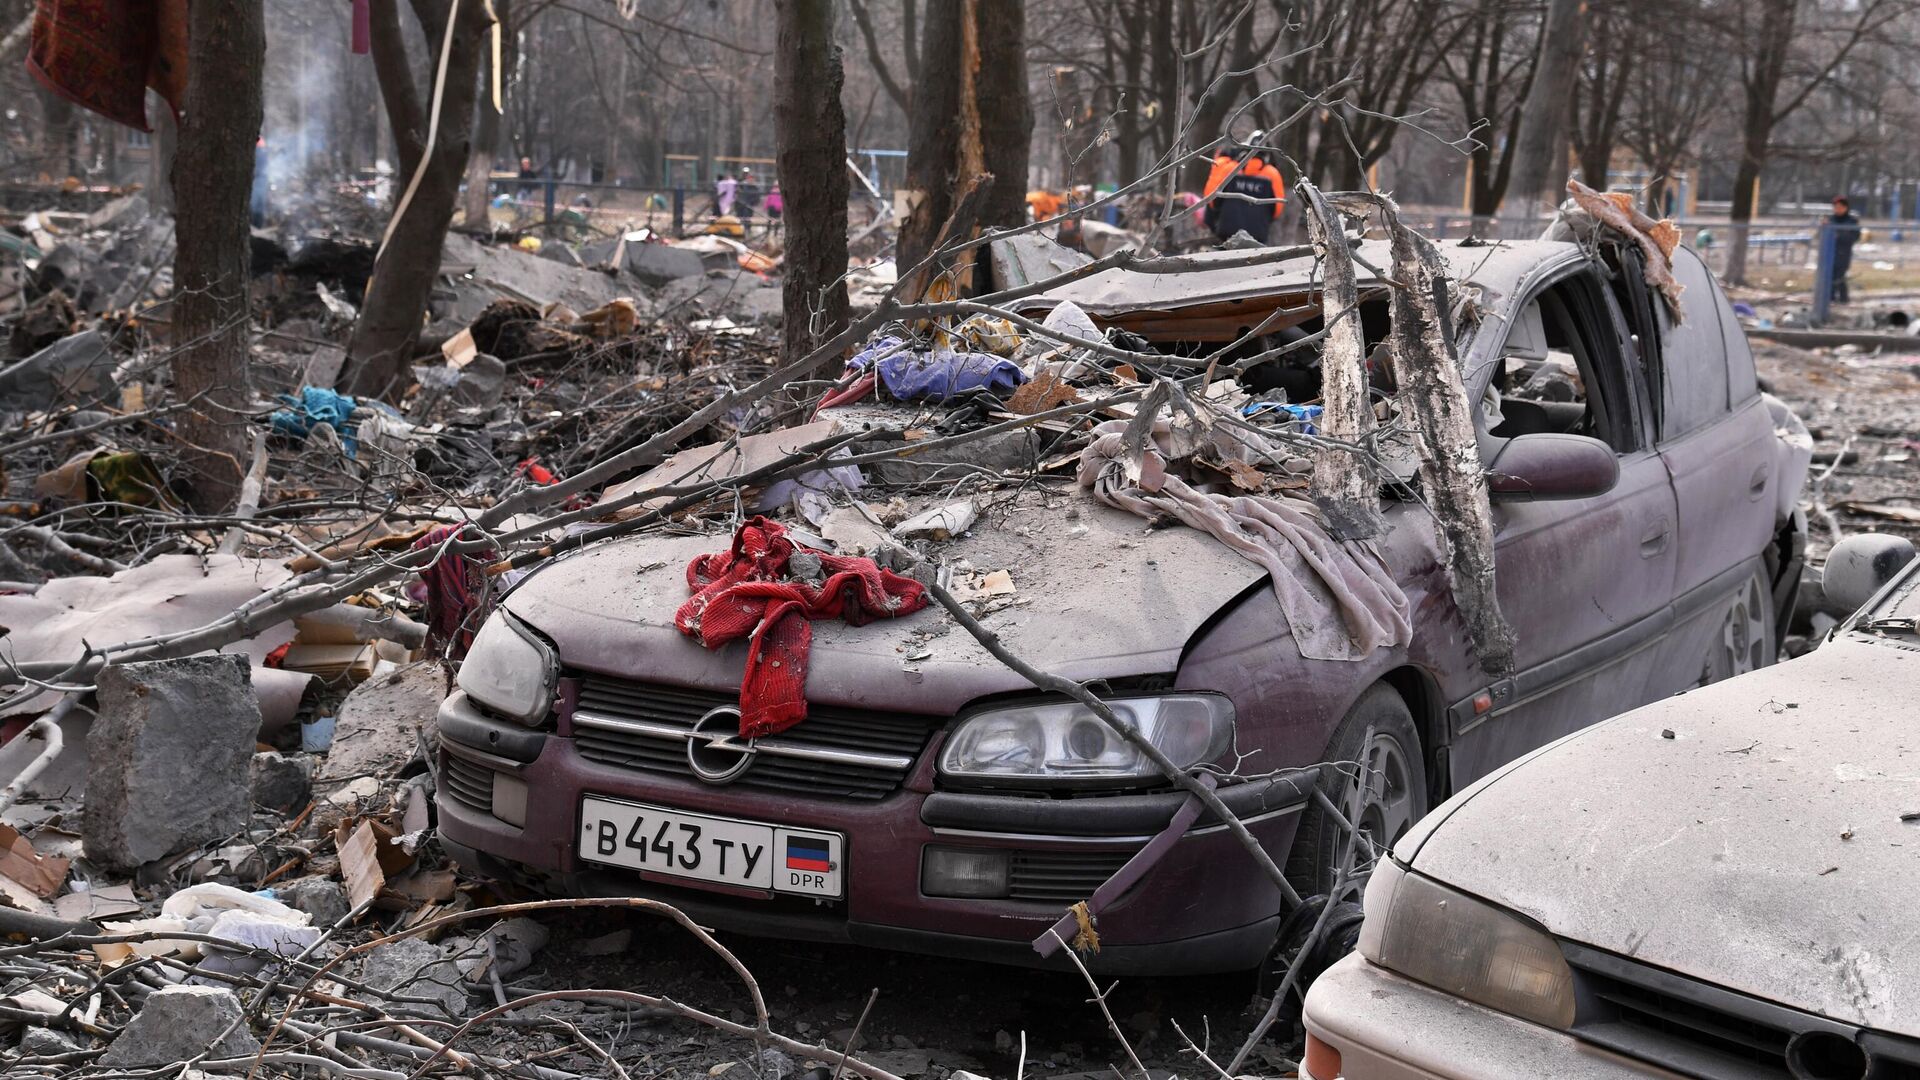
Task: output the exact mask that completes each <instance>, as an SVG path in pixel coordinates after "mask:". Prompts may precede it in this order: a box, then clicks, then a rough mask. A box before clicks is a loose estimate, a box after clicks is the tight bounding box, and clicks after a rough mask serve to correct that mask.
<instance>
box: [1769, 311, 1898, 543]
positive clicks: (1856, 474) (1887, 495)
mask: <svg viewBox="0 0 1920 1080" xmlns="http://www.w3.org/2000/svg"><path fill="white" fill-rule="evenodd" d="M1753 345H1754V359H1755V362H1756V364H1757V366H1758V368H1759V371H1760V378H1761V380H1762V381H1763V382H1764V383H1765V384H1766V386H1767V387H1768V388H1769V389H1771V390H1772V391H1773V392H1774V393H1775V394H1776V395H1778V396H1779V397H1780V398H1781V399H1782V400H1784V401H1786V402H1787V403H1788V404H1789V405H1791V406H1793V409H1794V411H1795V412H1796V413H1798V414H1799V415H1800V418H1801V419H1802V420H1803V421H1805V422H1806V425H1807V428H1808V430H1809V431H1811V432H1812V434H1813V436H1814V464H1813V471H1812V474H1811V475H1810V476H1809V477H1808V483H1807V495H1806V498H1805V500H1804V502H1803V505H1804V506H1805V507H1806V509H1807V522H1808V527H1809V540H1810V543H1811V546H1812V548H1813V553H1814V556H1815V558H1816V560H1818V559H1820V558H1823V557H1824V555H1825V552H1826V549H1827V548H1828V547H1830V546H1832V544H1833V542H1834V540H1836V539H1838V538H1840V537H1843V536H1849V535H1853V534H1855V533H1861V532H1890V533H1897V534H1900V535H1903V536H1907V537H1909V538H1915V539H1920V338H1915V339H1914V343H1913V347H1912V349H1911V350H1905V351H1900V352H1892V351H1882V352H1880V353H1877V354H1874V353H1868V352H1867V351H1865V350H1863V349H1860V348H1858V347H1852V346H1844V347H1841V348H1833V349H1818V350H1806V349H1796V348H1791V347H1788V346H1785V345H1779V344H1775V343H1772V342H1767V341H1761V340H1758V339H1756V340H1755V341H1754V342H1753ZM1862 507H1867V509H1862ZM1902 508H1905V511H1904V519H1903V517H1901V516H1896V515H1901V514H1902V513H1903V511H1902Z"/></svg>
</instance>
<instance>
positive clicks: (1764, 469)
mask: <svg viewBox="0 0 1920 1080" xmlns="http://www.w3.org/2000/svg"><path fill="white" fill-rule="evenodd" d="M1772 473H1773V468H1772V466H1769V465H1761V466H1758V467H1757V468H1755V469H1754V470H1753V479H1751V480H1749V481H1747V498H1748V499H1749V500H1753V499H1758V498H1759V497H1760V496H1762V495H1765V494H1766V493H1767V477H1768V476H1770V475H1772Z"/></svg>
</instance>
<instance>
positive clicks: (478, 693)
mask: <svg viewBox="0 0 1920 1080" xmlns="http://www.w3.org/2000/svg"><path fill="white" fill-rule="evenodd" d="M559 676H560V658H559V657H558V656H556V655H554V651H553V647H552V646H550V645H548V644H547V643H546V642H544V641H542V640H540V635H538V634H536V633H534V632H533V631H532V630H531V629H530V628H528V626H527V624H525V623H523V622H521V621H520V620H519V619H516V618H514V617H513V616H512V615H509V614H507V613H506V612H505V611H496V612H494V613H493V614H492V615H491V616H489V617H488V618H487V621H486V623H485V624H483V625H482V626H481V627H480V632H479V633H478V634H475V635H474V636H473V648H471V649H468V650H467V658H466V659H465V660H463V661H461V662H460V676H459V678H458V679H457V680H455V681H456V682H458V683H459V684H460V689H462V690H465V691H466V692H467V696H468V697H470V698H472V699H473V700H474V701H475V702H476V703H477V704H480V705H484V706H486V708H487V709H488V710H489V711H492V712H496V713H499V714H500V715H501V716H504V717H506V718H508V719H510V720H518V721H519V722H521V723H523V724H525V725H527V726H528V727H535V726H538V725H539V723H540V722H541V721H543V720H545V719H546V718H547V710H548V709H550V708H552V707H553V688H554V685H555V683H556V682H557V681H558V679H559Z"/></svg>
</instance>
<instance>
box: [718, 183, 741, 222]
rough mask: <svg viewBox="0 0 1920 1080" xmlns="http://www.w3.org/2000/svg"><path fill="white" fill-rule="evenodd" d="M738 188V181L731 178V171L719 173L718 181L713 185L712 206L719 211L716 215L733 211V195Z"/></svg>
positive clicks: (724, 215) (721, 215) (725, 214)
mask: <svg viewBox="0 0 1920 1080" xmlns="http://www.w3.org/2000/svg"><path fill="white" fill-rule="evenodd" d="M739 190H740V182H739V181H738V180H735V179H734V178H733V173H732V172H723V173H721V174H720V180H719V182H718V183H716V184H714V185H713V206H714V209H716V210H718V211H719V212H720V213H719V215H718V216H720V217H726V216H727V215H728V214H731V213H733V199H734V195H735V194H736V193H737V192H738V191H739Z"/></svg>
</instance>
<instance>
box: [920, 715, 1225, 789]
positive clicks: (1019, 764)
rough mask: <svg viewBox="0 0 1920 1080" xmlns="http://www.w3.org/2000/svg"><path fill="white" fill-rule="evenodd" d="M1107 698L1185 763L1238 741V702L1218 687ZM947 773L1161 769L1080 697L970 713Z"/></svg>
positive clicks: (945, 765)
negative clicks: (1195, 691)
mask: <svg viewBox="0 0 1920 1080" xmlns="http://www.w3.org/2000/svg"><path fill="white" fill-rule="evenodd" d="M1107 705H1108V706H1110V707H1111V708H1112V709H1113V711H1114V712H1115V713H1116V714H1118V715H1119V716H1120V717H1121V718H1122V719H1124V720H1129V721H1131V722H1132V724H1133V726H1134V727H1135V728H1137V729H1139V731H1140V733H1141V734H1142V735H1145V736H1146V738H1147V741H1148V742H1151V743H1152V744H1153V745H1154V746H1156V747H1159V748H1160V752H1161V753H1163V754H1165V755H1167V757H1168V758H1170V759H1171V760H1172V761H1173V763H1174V764H1175V765H1178V766H1179V767H1181V768H1183V769H1185V768H1190V767H1192V766H1194V765H1197V764H1199V763H1201V762H1203V761H1211V760H1213V759H1214V758H1216V757H1219V756H1220V755H1221V754H1222V753H1224V752H1225V751H1226V749H1227V747H1228V746H1229V745H1231V743H1232V740H1233V706H1232V705H1231V704H1229V703H1228V701H1227V699H1225V698H1223V697H1218V696H1216V695H1213V694H1168V695H1164V696H1160V697H1139V698H1117V699H1114V700H1110V701H1108V702H1107ZM940 772H941V774H942V775H944V776H951V777H966V778H974V779H981V780H1000V781H1010V782H1016V783H1039V784H1062V783H1074V782H1078V781H1111V780H1139V779H1143V778H1148V777H1157V776H1159V775H1160V770H1159V769H1158V768H1155V767H1154V764H1153V762H1151V761H1149V760H1148V759H1147V757H1146V755H1145V754H1142V753H1141V752H1140V751H1139V750H1137V749H1135V748H1134V746H1133V744H1132V743H1129V742H1127V740H1126V739H1125V738H1123V737H1121V735H1120V733H1119V732H1117V731H1114V730H1113V729H1112V728H1110V727H1108V726H1107V724H1106V722H1105V721H1103V720H1101V719H1100V718H1099V717H1098V716H1096V715H1094V713H1093V712H1092V710H1090V709H1088V708H1087V707H1085V706H1084V705H1081V704H1079V703H1078V702H1069V703H1064V704H1054V705H1020V706H1015V707H1013V708H1008V709H994V710H991V711H988V712H983V713H979V714H978V715H975V716H972V717H969V718H968V719H967V720H965V721H964V722H962V723H961V725H960V727H959V728H958V729H957V730H955V731H954V733H953V737H952V738H950V739H948V740H947V744H946V748H945V749H944V750H942V751H941V754H940Z"/></svg>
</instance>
